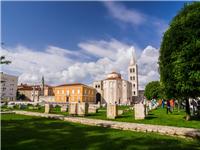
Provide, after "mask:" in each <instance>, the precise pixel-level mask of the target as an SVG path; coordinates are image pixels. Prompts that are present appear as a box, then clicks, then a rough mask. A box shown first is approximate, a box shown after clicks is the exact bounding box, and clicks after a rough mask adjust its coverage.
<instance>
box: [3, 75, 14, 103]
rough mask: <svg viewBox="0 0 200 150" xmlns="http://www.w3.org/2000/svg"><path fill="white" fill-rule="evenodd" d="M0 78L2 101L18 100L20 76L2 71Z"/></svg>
mask: <svg viewBox="0 0 200 150" xmlns="http://www.w3.org/2000/svg"><path fill="white" fill-rule="evenodd" d="M0 80H1V83H0V98H1V101H14V100H16V94H17V83H18V77H17V76H13V75H9V74H5V73H3V72H1V73H0Z"/></svg>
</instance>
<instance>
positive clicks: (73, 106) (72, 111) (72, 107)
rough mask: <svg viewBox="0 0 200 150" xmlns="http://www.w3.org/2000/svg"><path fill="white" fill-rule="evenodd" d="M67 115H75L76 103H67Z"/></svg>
mask: <svg viewBox="0 0 200 150" xmlns="http://www.w3.org/2000/svg"><path fill="white" fill-rule="evenodd" d="M69 115H77V103H69Z"/></svg>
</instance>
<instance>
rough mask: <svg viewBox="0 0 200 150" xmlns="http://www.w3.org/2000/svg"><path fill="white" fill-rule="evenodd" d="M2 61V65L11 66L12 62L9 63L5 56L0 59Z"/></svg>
mask: <svg viewBox="0 0 200 150" xmlns="http://www.w3.org/2000/svg"><path fill="white" fill-rule="evenodd" d="M0 59H1V60H0V61H1V62H0V64H7V65H8V64H10V63H11V61H9V60H5V56H1V58H0Z"/></svg>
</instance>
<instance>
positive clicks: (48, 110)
mask: <svg viewBox="0 0 200 150" xmlns="http://www.w3.org/2000/svg"><path fill="white" fill-rule="evenodd" d="M44 107H45V111H44V113H46V114H48V113H50V112H51V107H52V106H51V105H50V104H45V105H44Z"/></svg>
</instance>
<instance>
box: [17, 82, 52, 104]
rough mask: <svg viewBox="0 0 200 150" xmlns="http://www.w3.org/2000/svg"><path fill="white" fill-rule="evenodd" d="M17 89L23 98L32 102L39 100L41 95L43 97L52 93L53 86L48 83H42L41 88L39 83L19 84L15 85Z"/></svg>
mask: <svg viewBox="0 0 200 150" xmlns="http://www.w3.org/2000/svg"><path fill="white" fill-rule="evenodd" d="M42 89H44V90H42ZM17 90H18V92H19V94H23V95H24V96H25V98H24V100H27V101H32V102H39V101H40V97H41V96H43V97H45V96H53V95H54V93H53V88H52V87H51V86H49V85H44V87H43V88H42V87H41V85H27V84H21V85H19V86H18V87H17ZM43 91H44V92H43Z"/></svg>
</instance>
